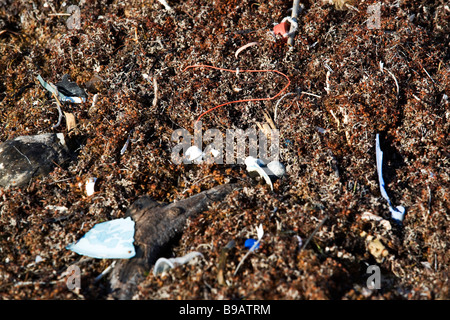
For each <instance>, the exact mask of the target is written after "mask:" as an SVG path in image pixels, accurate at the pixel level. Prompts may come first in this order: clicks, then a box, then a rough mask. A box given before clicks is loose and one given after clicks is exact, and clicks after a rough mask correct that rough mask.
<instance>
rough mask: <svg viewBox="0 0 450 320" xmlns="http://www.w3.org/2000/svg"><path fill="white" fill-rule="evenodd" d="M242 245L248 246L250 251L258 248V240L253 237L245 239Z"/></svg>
mask: <svg viewBox="0 0 450 320" xmlns="http://www.w3.org/2000/svg"><path fill="white" fill-rule="evenodd" d="M244 246H245V247H246V248H249V249H250V251H253V250H256V249H259V241H258V240H255V239H247V240H245V243H244Z"/></svg>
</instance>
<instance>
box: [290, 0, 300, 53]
mask: <svg viewBox="0 0 450 320" xmlns="http://www.w3.org/2000/svg"><path fill="white" fill-rule="evenodd" d="M302 9H303V6H302V7H301V8H300V0H294V3H293V4H292V16H291V17H292V19H293V20H294V21H297V18H298V14H299V13H300V12H301V11H302ZM294 28H295V27H294V26H293V25H292V23H291V28H290V30H289V39H288V45H290V46H293V45H294V37H295V32H294Z"/></svg>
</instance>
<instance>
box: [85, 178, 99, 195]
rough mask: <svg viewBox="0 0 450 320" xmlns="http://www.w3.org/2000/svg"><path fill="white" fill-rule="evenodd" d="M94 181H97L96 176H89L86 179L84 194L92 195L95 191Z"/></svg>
mask: <svg viewBox="0 0 450 320" xmlns="http://www.w3.org/2000/svg"><path fill="white" fill-rule="evenodd" d="M95 181H97V178H89V179H87V181H86V194H87V195H88V196H92V195H93V194H94V192H95V191H94V187H95Z"/></svg>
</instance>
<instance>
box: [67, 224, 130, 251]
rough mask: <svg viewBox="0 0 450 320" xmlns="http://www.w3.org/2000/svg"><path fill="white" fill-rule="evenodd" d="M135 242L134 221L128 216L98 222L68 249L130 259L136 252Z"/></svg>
mask: <svg viewBox="0 0 450 320" xmlns="http://www.w3.org/2000/svg"><path fill="white" fill-rule="evenodd" d="M133 242H134V221H133V220H132V219H131V218H130V217H127V218H120V219H115V220H111V221H106V222H101V223H98V224H96V225H95V226H94V227H93V228H92V229H91V230H89V231H88V232H87V233H86V234H85V235H84V236H83V238H81V239H80V240H79V241H78V242H77V243H75V244H71V245H69V246H67V247H66V249H68V250H71V251H73V252H76V253H78V254H80V255H83V256H88V257H92V258H97V259H130V258H132V257H134V255H135V254H136V252H135V249H134V245H133Z"/></svg>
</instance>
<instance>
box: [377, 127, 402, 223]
mask: <svg viewBox="0 0 450 320" xmlns="http://www.w3.org/2000/svg"><path fill="white" fill-rule="evenodd" d="M375 148H376V158H377V172H378V181H379V183H380V192H381V195H382V196H383V198H384V199H386V201H387V203H388V205H389V211H390V212H391V217H392V219H394V220H397V221H400V222H401V221H403V218H404V216H405V211H406V210H405V208H404V207H402V206H397V207H395V208H394V207H393V206H392V203H391V200H390V199H389V196H388V195H387V193H386V189H385V184H384V179H383V171H382V170H383V169H382V167H383V152H382V151H381V149H380V136H379V134H378V133H377V135H376V139H375Z"/></svg>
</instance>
